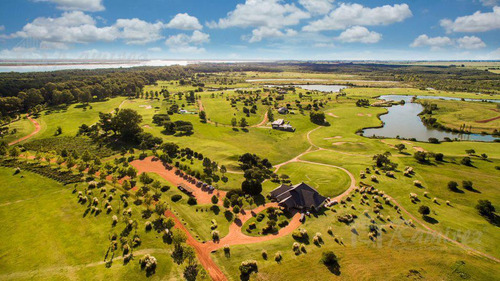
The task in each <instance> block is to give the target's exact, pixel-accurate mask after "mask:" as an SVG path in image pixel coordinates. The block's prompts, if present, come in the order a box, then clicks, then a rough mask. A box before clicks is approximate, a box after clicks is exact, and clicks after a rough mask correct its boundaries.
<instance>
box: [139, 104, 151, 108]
mask: <svg viewBox="0 0 500 281" xmlns="http://www.w3.org/2000/svg"><path fill="white" fill-rule="evenodd" d="M139 107H144V108H145V109H151V108H153V107H152V106H151V105H146V104H142V105H139Z"/></svg>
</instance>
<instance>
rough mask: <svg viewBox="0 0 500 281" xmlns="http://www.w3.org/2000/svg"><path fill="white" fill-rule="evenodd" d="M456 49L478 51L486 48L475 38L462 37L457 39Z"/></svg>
mask: <svg viewBox="0 0 500 281" xmlns="http://www.w3.org/2000/svg"><path fill="white" fill-rule="evenodd" d="M457 43H458V47H459V48H461V49H480V48H484V47H486V44H485V43H484V42H483V40H481V38H479V37H476V36H464V37H462V38H458V39H457Z"/></svg>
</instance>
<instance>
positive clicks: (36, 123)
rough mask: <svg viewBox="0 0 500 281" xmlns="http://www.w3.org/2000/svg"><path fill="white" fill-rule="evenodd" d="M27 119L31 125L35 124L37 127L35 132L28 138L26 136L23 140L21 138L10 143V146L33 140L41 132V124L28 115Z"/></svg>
mask: <svg viewBox="0 0 500 281" xmlns="http://www.w3.org/2000/svg"><path fill="white" fill-rule="evenodd" d="M26 117H27V118H28V120H30V121H31V123H33V125H35V130H34V131H33V132H31V134H29V135H27V136H24V137H22V138H19V139H17V140H15V141H12V142H10V143H9V145H14V144H16V143H19V142H22V141H24V140H27V139H29V138H31V137H32V136H34V135H36V134H38V132H40V124H38V122H37V121H36V120H35V119H33V118H31V117H30V116H29V115H27V116H26Z"/></svg>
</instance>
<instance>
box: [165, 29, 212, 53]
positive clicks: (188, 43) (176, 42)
mask: <svg viewBox="0 0 500 281" xmlns="http://www.w3.org/2000/svg"><path fill="white" fill-rule="evenodd" d="M208 42H210V35H208V34H206V33H203V32H201V31H198V30H195V31H193V34H192V35H187V34H185V33H180V34H177V35H172V36H170V37H168V38H167V40H165V45H167V46H168V47H169V48H170V51H172V52H175V53H201V52H204V51H205V49H204V48H201V47H199V45H202V44H204V43H208Z"/></svg>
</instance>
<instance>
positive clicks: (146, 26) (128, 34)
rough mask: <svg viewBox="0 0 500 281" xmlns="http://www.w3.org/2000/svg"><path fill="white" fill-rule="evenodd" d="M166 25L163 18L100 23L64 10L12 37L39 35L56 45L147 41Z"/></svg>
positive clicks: (34, 37) (140, 42)
mask: <svg viewBox="0 0 500 281" xmlns="http://www.w3.org/2000/svg"><path fill="white" fill-rule="evenodd" d="M163 28H164V24H163V23H161V22H157V23H149V22H146V21H143V20H140V19H137V18H134V19H118V20H117V21H116V23H115V24H113V25H111V26H104V27H97V25H96V21H95V20H94V18H92V17H91V16H89V15H87V14H85V13H83V12H80V11H73V12H64V13H63V14H62V15H61V16H60V17H58V18H50V17H48V18H45V17H39V18H36V19H35V20H33V21H32V22H31V23H28V24H26V25H25V26H24V27H23V29H22V30H21V31H18V32H16V33H13V34H11V35H10V37H11V38H30V39H36V40H40V41H41V42H42V44H43V45H44V46H45V47H48V46H57V48H58V49H61V48H64V46H63V44H66V45H67V44H74V43H91V42H98V41H103V42H111V41H115V40H117V39H122V40H124V41H125V43H127V44H145V43H149V42H154V41H158V40H160V39H162V38H163V36H162V35H161V31H162V29H163ZM49 43H50V44H49ZM66 47H67V46H66Z"/></svg>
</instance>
